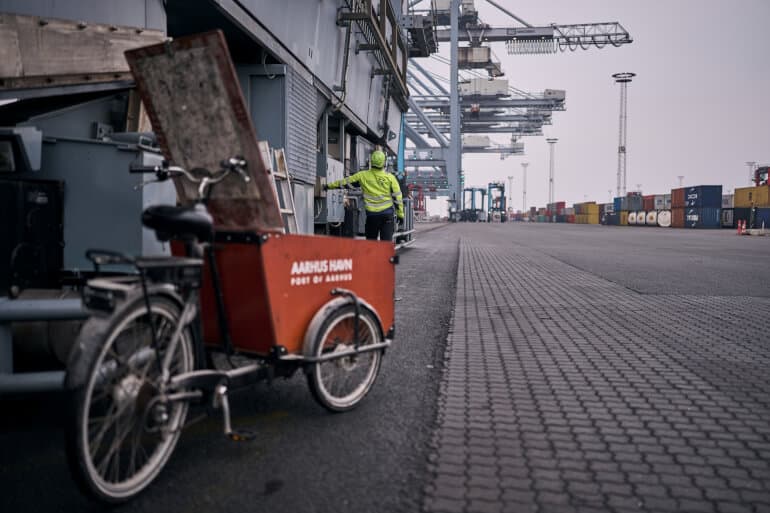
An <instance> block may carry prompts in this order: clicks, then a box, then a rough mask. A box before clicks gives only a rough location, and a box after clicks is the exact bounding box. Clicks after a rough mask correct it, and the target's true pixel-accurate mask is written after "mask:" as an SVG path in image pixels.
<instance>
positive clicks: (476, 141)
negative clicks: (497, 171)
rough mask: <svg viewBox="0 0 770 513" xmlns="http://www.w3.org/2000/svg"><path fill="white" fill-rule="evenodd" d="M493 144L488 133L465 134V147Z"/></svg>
mask: <svg viewBox="0 0 770 513" xmlns="http://www.w3.org/2000/svg"><path fill="white" fill-rule="evenodd" d="M491 144H492V142H491V141H490V139H489V136H488V135H474V134H466V135H463V148H487V147H489V146H490V145H491Z"/></svg>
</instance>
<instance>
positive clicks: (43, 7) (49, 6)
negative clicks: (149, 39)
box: [0, 0, 166, 32]
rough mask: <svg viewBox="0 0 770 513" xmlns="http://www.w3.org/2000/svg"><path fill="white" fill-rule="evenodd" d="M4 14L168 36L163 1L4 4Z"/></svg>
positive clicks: (0, 2)
mask: <svg viewBox="0 0 770 513" xmlns="http://www.w3.org/2000/svg"><path fill="white" fill-rule="evenodd" d="M2 12H7V13H14V14H26V15H28V16H40V17H42V18H61V19H65V20H76V21H84V22H93V23H104V24H107V25H123V26H128V27H141V28H148V29H155V30H161V31H163V32H166V11H165V10H164V9H163V0H0V13H2Z"/></svg>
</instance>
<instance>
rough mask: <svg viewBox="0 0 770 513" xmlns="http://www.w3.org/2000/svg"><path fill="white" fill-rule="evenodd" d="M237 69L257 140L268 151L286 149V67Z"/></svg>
mask: <svg viewBox="0 0 770 513" xmlns="http://www.w3.org/2000/svg"><path fill="white" fill-rule="evenodd" d="M266 71H268V70H265V69H263V67H262V66H256V67H241V68H238V76H239V79H240V81H241V86H242V89H243V91H244V96H245V97H246V103H247V105H248V107H249V113H250V115H251V121H252V123H253V124H254V128H255V130H256V132H257V139H259V140H260V141H267V142H268V144H270V147H271V148H286V119H287V109H288V106H287V97H286V87H287V77H286V75H285V72H286V66H273V67H270V69H269V71H270V74H267V73H266Z"/></svg>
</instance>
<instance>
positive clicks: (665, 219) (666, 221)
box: [658, 210, 671, 228]
mask: <svg viewBox="0 0 770 513" xmlns="http://www.w3.org/2000/svg"><path fill="white" fill-rule="evenodd" d="M658 226H660V227H662V228H670V227H671V211H670V210H659V211H658Z"/></svg>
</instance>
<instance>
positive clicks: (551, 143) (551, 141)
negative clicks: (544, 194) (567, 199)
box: [545, 137, 558, 204]
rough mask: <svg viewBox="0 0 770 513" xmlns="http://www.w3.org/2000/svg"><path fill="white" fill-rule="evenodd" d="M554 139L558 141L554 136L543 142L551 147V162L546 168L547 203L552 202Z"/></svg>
mask: <svg viewBox="0 0 770 513" xmlns="http://www.w3.org/2000/svg"><path fill="white" fill-rule="evenodd" d="M556 141H558V139H556V138H555V137H554V138H550V139H546V140H545V142H547V143H548V146H550V148H551V163H550V165H549V169H548V203H549V204H551V203H553V175H554V165H555V162H554V154H555V150H554V148H555V146H556Z"/></svg>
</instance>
